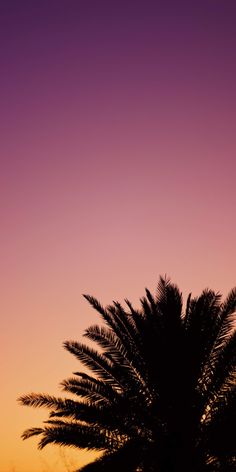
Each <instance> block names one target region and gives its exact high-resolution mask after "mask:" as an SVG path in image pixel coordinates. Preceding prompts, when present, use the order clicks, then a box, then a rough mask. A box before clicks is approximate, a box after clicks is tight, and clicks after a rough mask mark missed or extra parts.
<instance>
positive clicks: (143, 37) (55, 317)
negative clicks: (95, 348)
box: [0, 0, 236, 472]
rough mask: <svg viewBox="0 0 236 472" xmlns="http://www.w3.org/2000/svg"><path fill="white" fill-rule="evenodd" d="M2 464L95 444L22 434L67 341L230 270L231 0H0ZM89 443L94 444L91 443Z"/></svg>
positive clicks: (45, 470)
mask: <svg viewBox="0 0 236 472" xmlns="http://www.w3.org/2000/svg"><path fill="white" fill-rule="evenodd" d="M0 13H1V22H2V25H1V38H2V40H1V45H2V47H1V66H2V67H1V76H0V82H1V88H0V93H1V131H2V136H1V173H0V189H1V190H0V191H1V234H0V238H1V246H0V247H1V252H2V254H1V275H0V276H1V289H2V294H1V313H2V328H1V333H2V340H1V346H2V350H3V379H4V381H3V388H2V389H1V396H2V399H1V418H2V419H3V424H4V427H3V428H2V437H1V455H0V470H1V472H13V471H14V472H54V471H57V472H65V470H66V464H67V468H69V469H70V470H73V467H74V469H75V468H76V467H77V468H78V467H79V465H81V464H84V463H85V462H86V461H89V460H90V458H91V453H89V454H85V453H84V452H81V451H79V450H78V451H73V452H71V451H68V452H67V451H61V452H60V449H59V448H58V447H53V446H48V448H46V449H45V450H44V451H42V452H39V451H38V450H37V447H36V445H37V441H36V440H29V441H26V442H23V441H22V439H21V438H20V435H21V433H22V432H23V430H24V429H26V428H28V427H31V426H40V424H41V421H42V420H44V419H46V413H44V412H43V411H40V412H38V411H37V410H33V409H27V408H24V407H22V406H19V405H18V404H17V401H16V399H17V397H18V396H19V395H21V394H23V393H28V392H41V391H42V392H48V393H50V394H60V395H62V394H61V391H60V388H59V383H60V382H61V381H62V380H63V379H64V378H66V377H68V376H70V375H71V373H72V372H74V371H75V370H78V362H76V360H75V359H74V358H73V357H72V356H70V355H69V354H68V353H67V352H66V351H65V350H63V348H62V343H63V341H64V340H66V339H75V340H76V339H78V340H81V338H82V335H83V331H84V329H85V328H86V327H87V326H89V325H90V324H92V323H94V322H96V323H99V322H100V319H99V317H98V316H97V314H96V313H95V312H93V311H92V309H91V307H89V305H88V303H86V301H85V300H84V299H83V297H82V294H83V293H90V294H92V295H94V296H96V297H97V298H98V299H99V300H101V302H102V303H103V304H107V303H110V302H111V301H112V300H119V301H120V302H122V300H123V299H124V298H126V297H127V298H129V299H130V300H131V301H132V302H133V303H134V305H136V306H137V305H138V303H139V297H140V296H142V294H143V293H144V288H145V287H146V286H147V287H149V288H150V289H151V290H155V286H156V283H157V280H158V277H159V274H168V275H169V276H170V277H171V279H172V280H173V281H175V282H176V283H177V284H178V285H179V287H180V289H181V290H183V294H184V296H186V294H188V293H189V292H192V293H193V294H194V295H197V294H199V293H200V292H201V290H202V289H204V288H205V287H210V288H212V289H214V290H216V291H220V292H222V293H223V295H225V294H226V293H227V292H228V291H229V289H230V288H232V287H233V286H234V285H236V283H235V260H236V259H235V255H236V254H235V230H236V223H235V204H236V198H235V178H236V159H235V151H236V138H235V137H236V131H235V123H236V89H235V75H236V65H235V50H236V30H235V22H236V3H235V1H231V0H229V1H227V0H225V1H220V0H216V1H212V0H199V1H196V2H194V1H186V0H185V1H184V0H180V1H176V0H170V1H166V0H165V1H164V0H161V1H160V2H157V1H149V0H147V1H139V0H138V1H135V0H126V1H123V0H117V1H109V0H99V1H96V0H88V1H85V0H77V1H75V0H71V1H61V0H58V1H55V0H50V1H45V0H41V1H39V2H33V1H27V0H23V1H13V0H3V1H2V2H1V6H0ZM92 456H93V455H92Z"/></svg>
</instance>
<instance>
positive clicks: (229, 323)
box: [19, 277, 236, 472]
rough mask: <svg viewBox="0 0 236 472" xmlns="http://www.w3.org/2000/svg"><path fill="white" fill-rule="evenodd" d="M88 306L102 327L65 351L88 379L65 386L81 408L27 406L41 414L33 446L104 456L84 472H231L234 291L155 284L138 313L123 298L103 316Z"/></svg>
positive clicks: (235, 459)
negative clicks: (196, 291) (184, 290)
mask: <svg viewBox="0 0 236 472" xmlns="http://www.w3.org/2000/svg"><path fill="white" fill-rule="evenodd" d="M85 298H86V299H87V300H88V302H89V303H90V304H91V305H92V307H93V308H95V310H97V311H98V312H99V313H100V315H101V317H102V319H103V321H104V322H105V326H102V327H100V326H98V325H95V326H91V327H89V328H88V329H87V330H86V331H85V334H84V335H85V337H86V338H88V339H89V340H92V341H95V342H96V343H97V344H98V347H99V350H98V351H96V350H94V349H92V348H91V347H88V346H87V345H85V344H82V343H80V342H75V341H66V342H65V343H64V347H65V348H66V349H67V350H68V351H69V352H71V353H72V354H73V355H75V356H76V358H77V359H78V360H79V361H80V362H82V364H83V365H84V366H85V367H86V368H88V369H89V370H90V371H91V374H92V375H89V374H88V373H84V372H75V373H74V377H72V378H69V379H67V380H64V381H63V382H62V387H63V390H64V391H65V392H68V393H70V394H71V393H72V394H75V395H76V396H77V397H78V400H72V399H68V398H67V399H64V398H56V397H53V396H49V395H43V394H34V393H33V394H30V395H25V396H22V397H21V398H20V399H19V400H20V402H21V403H22V404H23V405H29V406H33V407H46V408H48V409H49V410H50V414H49V419H48V420H47V421H46V426H45V427H43V428H32V429H29V430H27V431H25V432H24V433H23V439H27V438H29V437H31V436H35V435H39V436H40V437H41V439H40V442H39V448H40V449H42V448H43V447H45V446H46V445H47V444H50V443H54V444H59V445H62V446H67V445H68V446H75V447H78V448H86V449H90V450H95V451H101V452H102V455H101V457H100V458H99V459H97V460H95V461H94V462H92V463H91V464H89V465H87V466H85V467H82V469H80V471H81V472H82V471H83V472H106V471H109V472H110V471H121V470H122V472H126V471H127V472H138V471H140V472H141V471H143V472H151V471H153V472H154V471H160V472H172V471H173V472H174V471H176V472H177V471H182V472H187V471H188V472H189V471H192V472H204V471H206V472H208V471H209V472H211V471H220V472H226V471H228V472H230V471H233V470H235V465H236V444H235V436H234V435H233V434H232V430H235V426H234V425H235V419H236V418H235V412H236V408H235V407H236V402H235V385H236V384H235V373H236V371H235V361H236V349H235V347H236V330H235V324H234V323H235V319H236V314H235V311H236V288H235V289H233V290H231V292H230V293H229V295H228V297H227V298H226V300H225V301H224V302H222V301H221V296H220V295H219V294H218V293H214V292H213V291H212V290H204V291H203V292H202V294H201V295H200V296H199V297H197V298H192V297H191V294H190V295H189V297H188V300H187V303H186V308H185V310H183V303H182V295H181V293H180V291H179V289H178V287H177V286H176V285H174V284H172V283H171V282H170V281H169V280H168V279H166V278H162V277H161V278H160V280H159V283H158V287H157V293H156V295H155V296H153V295H152V294H151V293H150V292H149V290H147V289H146V295H145V297H143V298H142V299H141V308H140V309H139V310H136V309H134V308H133V306H132V304H131V303H130V302H129V301H128V300H125V303H126V307H127V308H126V309H125V308H124V307H122V306H121V305H120V304H119V303H118V302H113V304H112V305H109V306H107V307H106V308H103V307H102V306H101V304H100V303H99V302H98V301H97V300H96V299H95V298H93V297H91V296H88V295H85Z"/></svg>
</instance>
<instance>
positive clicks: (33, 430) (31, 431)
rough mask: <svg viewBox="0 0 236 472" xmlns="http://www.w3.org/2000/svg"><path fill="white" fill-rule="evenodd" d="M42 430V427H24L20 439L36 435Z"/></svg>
mask: <svg viewBox="0 0 236 472" xmlns="http://www.w3.org/2000/svg"><path fill="white" fill-rule="evenodd" d="M43 431H44V429H43V428H29V429H26V430H25V431H24V432H23V434H22V435H21V437H22V439H23V440H25V439H28V438H32V437H33V436H38V435H39V434H42V433H43Z"/></svg>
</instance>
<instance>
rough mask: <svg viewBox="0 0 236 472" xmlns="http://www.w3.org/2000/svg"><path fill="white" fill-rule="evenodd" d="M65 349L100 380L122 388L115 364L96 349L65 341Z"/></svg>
mask: <svg viewBox="0 0 236 472" xmlns="http://www.w3.org/2000/svg"><path fill="white" fill-rule="evenodd" d="M64 347H65V349H67V351H69V352H71V353H72V354H74V356H75V357H77V359H79V360H80V361H81V362H82V363H83V364H84V365H85V366H86V367H89V368H90V369H91V370H92V371H93V372H94V373H95V374H96V375H97V376H98V378H99V379H100V380H104V381H106V382H108V383H110V384H112V385H113V386H114V387H115V388H122V389H123V385H122V383H121V382H120V379H119V376H118V375H115V369H114V367H115V363H114V362H111V361H110V360H109V359H107V358H106V357H105V356H104V355H102V354H99V353H98V352H97V351H95V350H94V349H92V348H90V347H88V346H86V345H85V344H82V343H79V342H76V341H65V343H64Z"/></svg>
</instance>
